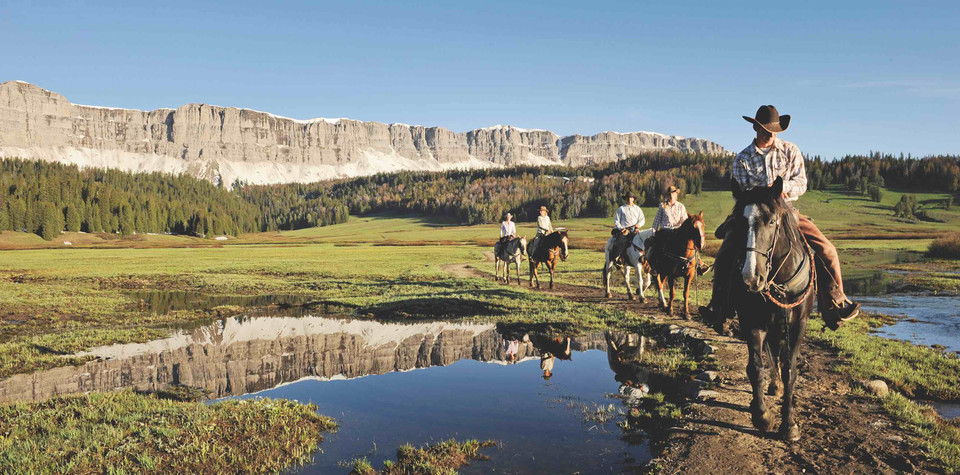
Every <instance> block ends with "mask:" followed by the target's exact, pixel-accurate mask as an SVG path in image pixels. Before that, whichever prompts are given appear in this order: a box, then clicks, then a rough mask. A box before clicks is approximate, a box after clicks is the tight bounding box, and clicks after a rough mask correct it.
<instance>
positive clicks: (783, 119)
mask: <svg viewBox="0 0 960 475" xmlns="http://www.w3.org/2000/svg"><path fill="white" fill-rule="evenodd" d="M743 119H744V120H746V121H747V122H751V123H753V124H756V125H759V126H760V127H763V128H764V130H766V131H767V132H772V133H778V132H783V131H785V130H787V127H789V126H790V116H789V115H780V113H779V112H777V108H776V107H774V106H772V105H765V106H760V108H759V109H757V114H756V116H755V117H747V116H743Z"/></svg>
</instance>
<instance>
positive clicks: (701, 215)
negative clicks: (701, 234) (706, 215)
mask: <svg viewBox="0 0 960 475" xmlns="http://www.w3.org/2000/svg"><path fill="white" fill-rule="evenodd" d="M697 216H699V217H700V219H703V210H700V214H698V215H697Z"/></svg>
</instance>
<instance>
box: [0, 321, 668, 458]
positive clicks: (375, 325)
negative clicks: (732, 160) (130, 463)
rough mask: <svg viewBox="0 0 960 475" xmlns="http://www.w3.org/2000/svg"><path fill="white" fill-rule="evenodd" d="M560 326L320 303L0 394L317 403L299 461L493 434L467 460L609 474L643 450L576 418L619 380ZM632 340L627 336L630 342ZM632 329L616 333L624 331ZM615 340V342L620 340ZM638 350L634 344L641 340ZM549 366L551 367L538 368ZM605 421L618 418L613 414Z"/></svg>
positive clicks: (50, 375)
mask: <svg viewBox="0 0 960 475" xmlns="http://www.w3.org/2000/svg"><path fill="white" fill-rule="evenodd" d="M623 336H624V335H617V336H614V335H609V334H602V333H601V334H586V335H582V336H577V337H573V338H568V337H559V336H554V335H550V334H547V333H543V332H538V331H534V330H530V329H520V328H516V327H510V326H505V325H497V324H493V323H476V322H446V321H439V322H417V323H382V322H376V321H371V320H363V319H350V318H337V317H330V316H326V315H320V316H317V315H309V316H303V317H282V316H260V315H259V314H257V316H244V317H231V318H226V319H222V320H218V321H216V322H214V323H211V324H208V325H203V326H197V327H192V328H183V329H180V330H175V331H174V332H173V333H172V334H171V336H169V337H167V338H163V339H159V340H154V341H150V342H146V343H133V344H121V345H110V346H104V347H99V348H93V349H91V350H89V351H88V352H86V354H88V355H90V356H94V357H96V358H97V359H95V360H93V361H90V362H88V363H86V364H83V365H80V366H68V367H61V368H52V369H49V370H44V371H38V372H35V373H32V374H21V375H15V376H12V377H10V378H7V379H4V380H0V402H14V401H40V400H44V399H48V398H50V397H55V396H58V395H63V394H72V393H82V392H88V391H111V390H116V389H133V390H138V391H149V392H153V391H157V390H160V389H163V388H166V387H167V386H169V385H170V384H183V385H188V386H194V387H199V388H202V389H204V390H205V392H206V393H207V394H208V397H210V398H211V399H220V398H228V397H274V398H290V399H296V400H298V401H302V402H312V403H314V404H317V405H318V406H319V408H320V412H321V413H322V414H326V415H328V416H331V417H334V418H336V419H337V420H338V422H339V423H340V430H339V432H338V433H336V434H332V435H330V436H329V437H328V439H327V440H326V441H325V442H324V443H323V444H322V445H321V449H322V451H323V452H322V453H319V454H318V455H317V456H316V457H315V459H314V463H313V464H311V465H309V466H307V467H305V468H304V469H303V471H305V472H306V473H330V472H343V471H344V469H343V468H342V467H339V466H338V462H341V461H350V460H352V459H354V458H356V457H361V456H365V457H367V458H368V459H369V460H370V461H371V462H374V463H375V465H376V466H380V464H381V463H382V461H383V460H386V459H392V458H395V452H396V449H397V447H398V446H400V445H402V444H404V443H411V444H414V445H422V444H426V443H431V442H437V441H441V440H445V439H447V438H450V437H456V438H458V439H493V440H497V441H500V442H502V448H488V449H486V450H485V453H486V454H487V455H490V456H491V457H492V459H491V460H490V461H483V462H475V463H474V464H473V465H471V466H470V467H467V468H466V470H465V471H466V472H468V473H469V472H471V471H473V472H489V471H498V472H502V473H556V472H558V471H559V472H567V473H569V472H573V471H580V472H582V473H610V472H616V471H620V470H622V469H624V468H629V467H632V466H634V465H639V464H642V463H644V462H646V461H648V460H649V459H650V452H649V448H648V446H647V445H646V443H645V442H643V443H641V445H636V444H630V443H628V442H626V441H624V440H623V438H622V435H621V431H620V429H619V427H618V426H617V425H616V423H615V421H609V422H606V423H602V424H601V423H597V422H591V421H587V420H586V419H587V418H585V416H584V411H585V410H590V409H595V408H596V407H597V406H598V405H603V406H609V405H611V404H612V405H613V406H614V411H617V412H619V411H623V410H625V407H624V405H623V403H622V401H621V400H619V399H616V398H613V397H610V395H611V394H616V393H617V392H618V390H619V389H620V387H621V384H620V383H618V382H617V380H618V379H619V380H624V378H623V377H622V375H621V376H618V374H617V373H615V371H614V369H613V368H617V371H620V372H621V373H622V372H623V365H622V364H618V363H617V362H616V361H614V360H613V359H611V358H614V356H611V355H616V352H613V353H611V355H608V352H607V351H606V347H607V341H615V340H608V339H610V338H621V337H623ZM631 339H633V340H631ZM636 339H639V336H638V335H629V336H626V341H636ZM621 341H623V340H621ZM639 341H641V344H640V348H641V351H642V348H643V343H642V341H643V339H639ZM546 369H552V371H551V373H550V375H549V378H546V377H545V375H546V374H547V373H546V372H545V371H544V370H546ZM614 420H623V417H615V418H614Z"/></svg>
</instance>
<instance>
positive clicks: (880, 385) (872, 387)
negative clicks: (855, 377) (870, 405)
mask: <svg viewBox="0 0 960 475" xmlns="http://www.w3.org/2000/svg"><path fill="white" fill-rule="evenodd" d="M864 389H866V390H867V392H868V393H870V394H873V395H874V396H877V397H884V396H886V395H887V393H889V392H890V388H888V387H887V383H885V382H883V381H881V380H879V379H874V380H872V381H870V382H868V383H867V384H865V385H864Z"/></svg>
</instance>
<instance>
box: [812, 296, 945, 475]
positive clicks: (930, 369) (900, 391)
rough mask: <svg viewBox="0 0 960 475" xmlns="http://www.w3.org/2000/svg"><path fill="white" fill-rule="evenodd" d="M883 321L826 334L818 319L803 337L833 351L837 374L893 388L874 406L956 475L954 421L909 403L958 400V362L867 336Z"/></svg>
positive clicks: (865, 319) (865, 320)
mask: <svg viewBox="0 0 960 475" xmlns="http://www.w3.org/2000/svg"><path fill="white" fill-rule="evenodd" d="M889 323H890V319H889V318H887V317H881V316H872V315H865V316H861V317H859V318H857V319H856V320H853V321H851V322H849V323H847V324H846V325H844V326H842V327H840V329H839V330H837V331H831V330H829V329H825V328H824V327H823V323H822V321H821V320H810V322H809V326H808V332H807V335H808V337H810V338H813V339H815V340H818V341H821V342H824V343H827V344H829V345H831V346H832V347H834V348H836V349H837V351H838V352H839V356H840V360H839V361H838V362H837V364H836V366H835V369H836V370H837V371H840V372H841V373H844V374H847V375H849V376H851V377H853V378H856V379H860V380H869V379H881V380H883V381H886V382H887V384H888V385H889V386H890V387H891V388H892V389H893V390H892V391H890V393H889V394H888V395H887V396H885V397H884V398H882V399H881V400H880V403H881V405H882V406H883V408H884V410H886V411H887V413H889V414H890V415H891V416H892V417H893V418H894V419H895V420H896V421H897V423H898V424H899V425H900V427H901V428H903V429H904V430H905V431H907V432H908V434H910V435H911V437H910V438H909V441H910V443H911V444H912V445H914V446H916V447H918V448H920V449H921V450H923V452H924V453H925V454H926V455H927V456H928V457H930V458H931V459H932V460H934V461H936V462H937V463H939V464H941V465H942V467H943V469H944V470H945V471H946V472H948V473H953V472H960V422H958V421H944V420H943V419H942V418H940V417H939V416H938V415H937V414H936V412H935V411H934V410H933V409H932V408H930V407H929V406H925V405H922V404H918V403H916V402H914V401H913V400H912V399H911V398H921V399H935V400H946V401H950V400H958V399H960V358H958V357H957V355H956V354H950V353H945V352H943V351H941V350H937V349H933V348H928V347H925V346H917V345H914V344H911V343H908V342H904V341H896V340H889V339H886V338H881V337H879V336H876V335H871V334H870V329H871V328H875V327H878V326H881V325H884V324H889Z"/></svg>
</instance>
